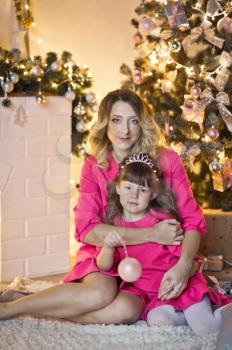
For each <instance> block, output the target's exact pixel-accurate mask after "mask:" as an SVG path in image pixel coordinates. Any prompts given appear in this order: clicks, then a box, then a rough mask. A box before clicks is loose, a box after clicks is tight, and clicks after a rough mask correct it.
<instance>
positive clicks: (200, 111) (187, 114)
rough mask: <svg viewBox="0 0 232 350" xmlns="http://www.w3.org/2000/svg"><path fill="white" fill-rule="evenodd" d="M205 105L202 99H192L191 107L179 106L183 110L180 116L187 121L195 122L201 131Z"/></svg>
mask: <svg viewBox="0 0 232 350" xmlns="http://www.w3.org/2000/svg"><path fill="white" fill-rule="evenodd" d="M205 107H206V104H205V103H203V101H194V103H193V106H192V108H189V107H187V106H185V105H182V106H180V108H181V109H182V111H183V113H182V117H183V118H184V119H185V120H187V121H189V122H193V123H197V124H198V125H199V128H200V130H201V132H203V130H204V127H203V121H204V118H205V112H204V111H205Z"/></svg>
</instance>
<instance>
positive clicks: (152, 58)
mask: <svg viewBox="0 0 232 350" xmlns="http://www.w3.org/2000/svg"><path fill="white" fill-rule="evenodd" d="M148 57H149V59H150V61H151V63H152V64H157V63H158V62H159V60H158V58H157V53H156V51H152V53H151V54H150V55H149V56H148Z"/></svg>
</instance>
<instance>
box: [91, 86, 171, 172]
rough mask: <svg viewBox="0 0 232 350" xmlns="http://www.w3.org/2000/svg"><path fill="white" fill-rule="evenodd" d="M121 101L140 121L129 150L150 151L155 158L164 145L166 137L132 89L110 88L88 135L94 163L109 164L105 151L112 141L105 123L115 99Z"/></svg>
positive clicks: (106, 151) (107, 120)
mask: <svg viewBox="0 0 232 350" xmlns="http://www.w3.org/2000/svg"><path fill="white" fill-rule="evenodd" d="M118 101H123V102H126V103H128V104H129V105H130V106H131V107H132V108H133V110H134V112H135V113H136V115H137V116H138V118H139V121H140V127H141V135H140V137H139V139H138V141H137V142H136V144H135V145H134V147H133V149H131V150H130V153H136V152H137V153H138V152H143V153H149V154H150V155H151V157H152V158H153V159H157V157H158V155H159V153H160V151H161V149H162V148H163V146H164V145H165V139H164V136H163V135H162V133H161V131H160V129H159V127H158V125H157V124H156V122H155V117H154V114H153V112H152V110H151V108H150V107H149V105H148V104H147V103H146V102H145V101H144V100H142V98H141V97H140V96H139V95H138V94H136V93H135V92H134V91H132V90H128V89H119V90H115V91H111V92H109V93H108V94H107V95H106V96H105V97H104V98H103V100H102V101H101V103H100V106H99V110H98V119H97V121H96V123H95V125H94V126H93V128H92V130H91V131H90V134H89V137H88V150H89V152H90V153H91V154H92V155H93V156H94V157H95V159H96V161H97V163H98V164H99V165H101V166H103V167H105V168H106V167H107V166H108V162H107V155H108V152H109V151H110V150H112V145H111V142H110V140H109V139H108V137H107V126H108V122H109V119H110V113H111V109H112V106H113V104H114V103H116V102H118Z"/></svg>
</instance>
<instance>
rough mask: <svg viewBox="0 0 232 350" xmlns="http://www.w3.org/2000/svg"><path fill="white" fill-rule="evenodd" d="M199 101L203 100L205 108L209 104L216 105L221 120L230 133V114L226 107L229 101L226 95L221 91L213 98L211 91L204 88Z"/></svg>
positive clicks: (231, 123)
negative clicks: (213, 103)
mask: <svg viewBox="0 0 232 350" xmlns="http://www.w3.org/2000/svg"><path fill="white" fill-rule="evenodd" d="M200 99H201V100H203V102H204V103H205V106H207V105H208V104H210V103H211V102H213V101H214V102H215V103H216V105H217V108H218V110H219V112H220V114H221V116H222V119H223V120H224V122H225V124H226V126H227V128H228V130H229V131H230V132H232V113H231V112H230V111H229V109H228V108H227V107H226V106H228V105H229V104H230V99H229V96H228V94H227V93H225V92H223V91H221V92H219V93H218V94H217V95H216V97H214V96H213V93H212V91H211V89H210V88H206V89H205V90H204V91H202V93H201V95H200ZM225 105H226V106H225Z"/></svg>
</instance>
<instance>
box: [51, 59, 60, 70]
mask: <svg viewBox="0 0 232 350" xmlns="http://www.w3.org/2000/svg"><path fill="white" fill-rule="evenodd" d="M60 69H61V65H60V63H59V62H58V61H54V62H52V64H51V70H52V71H53V72H58V71H59V70H60Z"/></svg>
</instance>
